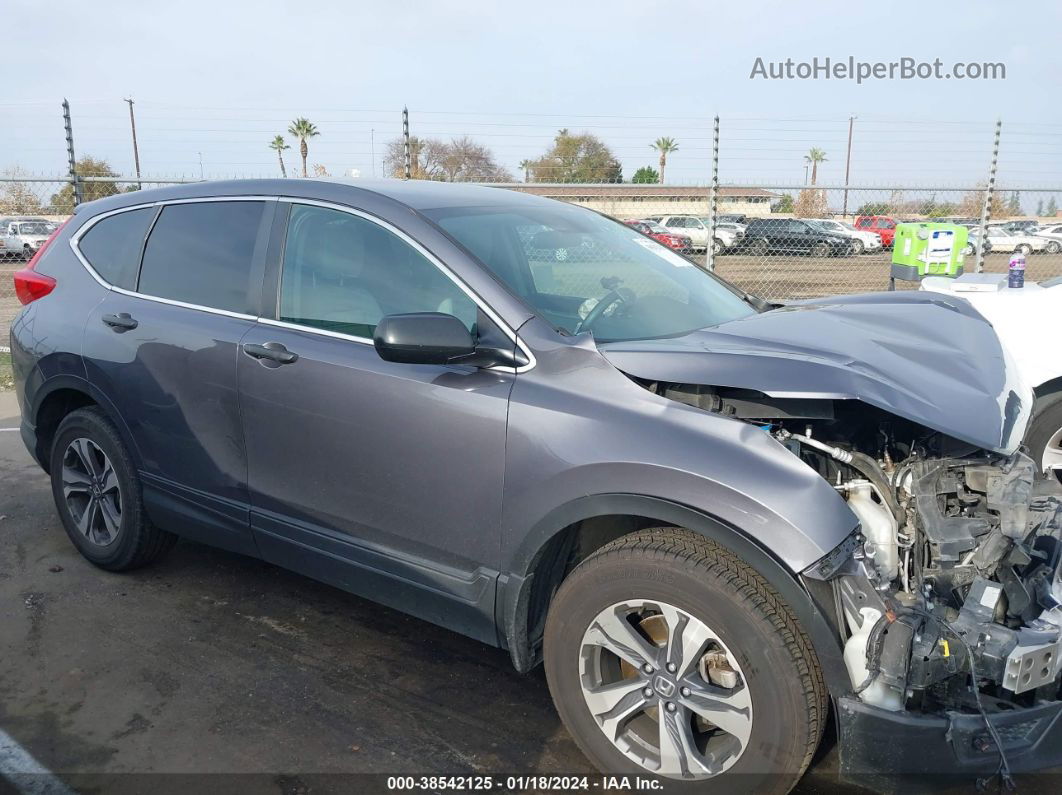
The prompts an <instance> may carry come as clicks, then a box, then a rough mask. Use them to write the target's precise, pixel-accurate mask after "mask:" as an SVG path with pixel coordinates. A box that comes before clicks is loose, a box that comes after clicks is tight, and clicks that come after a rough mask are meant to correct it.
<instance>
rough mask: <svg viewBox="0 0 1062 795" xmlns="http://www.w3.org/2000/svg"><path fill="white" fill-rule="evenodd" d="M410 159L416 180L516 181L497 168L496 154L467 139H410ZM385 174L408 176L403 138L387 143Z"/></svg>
mask: <svg viewBox="0 0 1062 795" xmlns="http://www.w3.org/2000/svg"><path fill="white" fill-rule="evenodd" d="M409 157H410V160H411V164H410V165H411V168H410V175H411V176H412V177H413V179H432V180H438V181H441V182H512V181H513V175H512V174H510V173H509V171H508V170H507V169H505V168H504V167H503V166H500V165H498V163H497V161H495V159H494V155H493V153H492V152H491V151H490V150H489V149H488V148H487V147H485V146H483V145H482V144H477V143H476V142H475V141H473V140H472V139H471V138H469V137H468V136H464V137H462V138H454V139H453V140H451V141H440V140H438V139H435V138H417V137H411V138H410V139H409ZM384 170H385V173H388V174H390V175H391V176H393V177H402V176H405V142H404V141H403V140H402V139H401V138H395V139H393V140H391V141H389V142H388V143H387V148H386V153H385V155H384Z"/></svg>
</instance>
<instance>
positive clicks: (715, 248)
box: [712, 238, 723, 256]
mask: <svg viewBox="0 0 1062 795" xmlns="http://www.w3.org/2000/svg"><path fill="white" fill-rule="evenodd" d="M712 253H713V254H715V255H716V256H719V255H720V254H722V253H723V241H721V240H720V239H719V238H715V239H714V240H712Z"/></svg>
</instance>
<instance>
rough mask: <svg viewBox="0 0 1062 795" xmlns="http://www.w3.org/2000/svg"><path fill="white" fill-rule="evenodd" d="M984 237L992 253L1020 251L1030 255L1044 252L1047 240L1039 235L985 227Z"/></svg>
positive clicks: (996, 227)
mask: <svg viewBox="0 0 1062 795" xmlns="http://www.w3.org/2000/svg"><path fill="white" fill-rule="evenodd" d="M985 237H986V238H987V239H988V242H989V243H990V244H991V246H992V249H991V250H992V251H1003V252H1008V253H1009V252H1011V251H1020V252H1021V253H1022V254H1032V253H1034V252H1035V253H1039V252H1042V251H1045V250H1046V249H1047V244H1048V242H1049V241H1048V239H1047V238H1045V237H1042V236H1040V235H1034V234H1027V233H1025V232H1013V231H1011V230H1009V229H1007V228H1005V227H1003V226H996V225H994V224H993V225H991V226H986V227H985Z"/></svg>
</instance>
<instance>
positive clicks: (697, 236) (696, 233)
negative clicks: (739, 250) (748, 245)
mask: <svg viewBox="0 0 1062 795" xmlns="http://www.w3.org/2000/svg"><path fill="white" fill-rule="evenodd" d="M654 220H656V221H658V223H659V224H660V225H661V226H664V227H667V229H668V231H671V232H676V233H678V234H681V235H686V236H687V237H689V238H690V240H692V241H693V248H695V249H701V250H702V251H703V250H706V249H707V246H708V219H707V218H705V217H703V216H697V215H662V216H660V217H659V218H658V219H654ZM741 241H742V237H741V235H740V234H738V233H737V232H735V231H734V230H732V229H720V228H718V227H717V228H716V229H715V230H714V231H713V242H712V246H713V251H714V252H715V253H716V254H721V253H723V252H724V251H727V250H729V249H733V248H736V247H738V246H740V245H741Z"/></svg>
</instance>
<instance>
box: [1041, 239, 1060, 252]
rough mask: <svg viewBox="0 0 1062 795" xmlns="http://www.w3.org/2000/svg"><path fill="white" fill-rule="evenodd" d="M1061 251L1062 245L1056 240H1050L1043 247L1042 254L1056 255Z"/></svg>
mask: <svg viewBox="0 0 1062 795" xmlns="http://www.w3.org/2000/svg"><path fill="white" fill-rule="evenodd" d="M1060 251H1062V243H1059V242H1058V241H1057V240H1052V241H1051V242H1049V243H1048V244H1047V245H1046V246H1044V252H1045V253H1047V254H1057V253H1058V252H1060Z"/></svg>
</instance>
